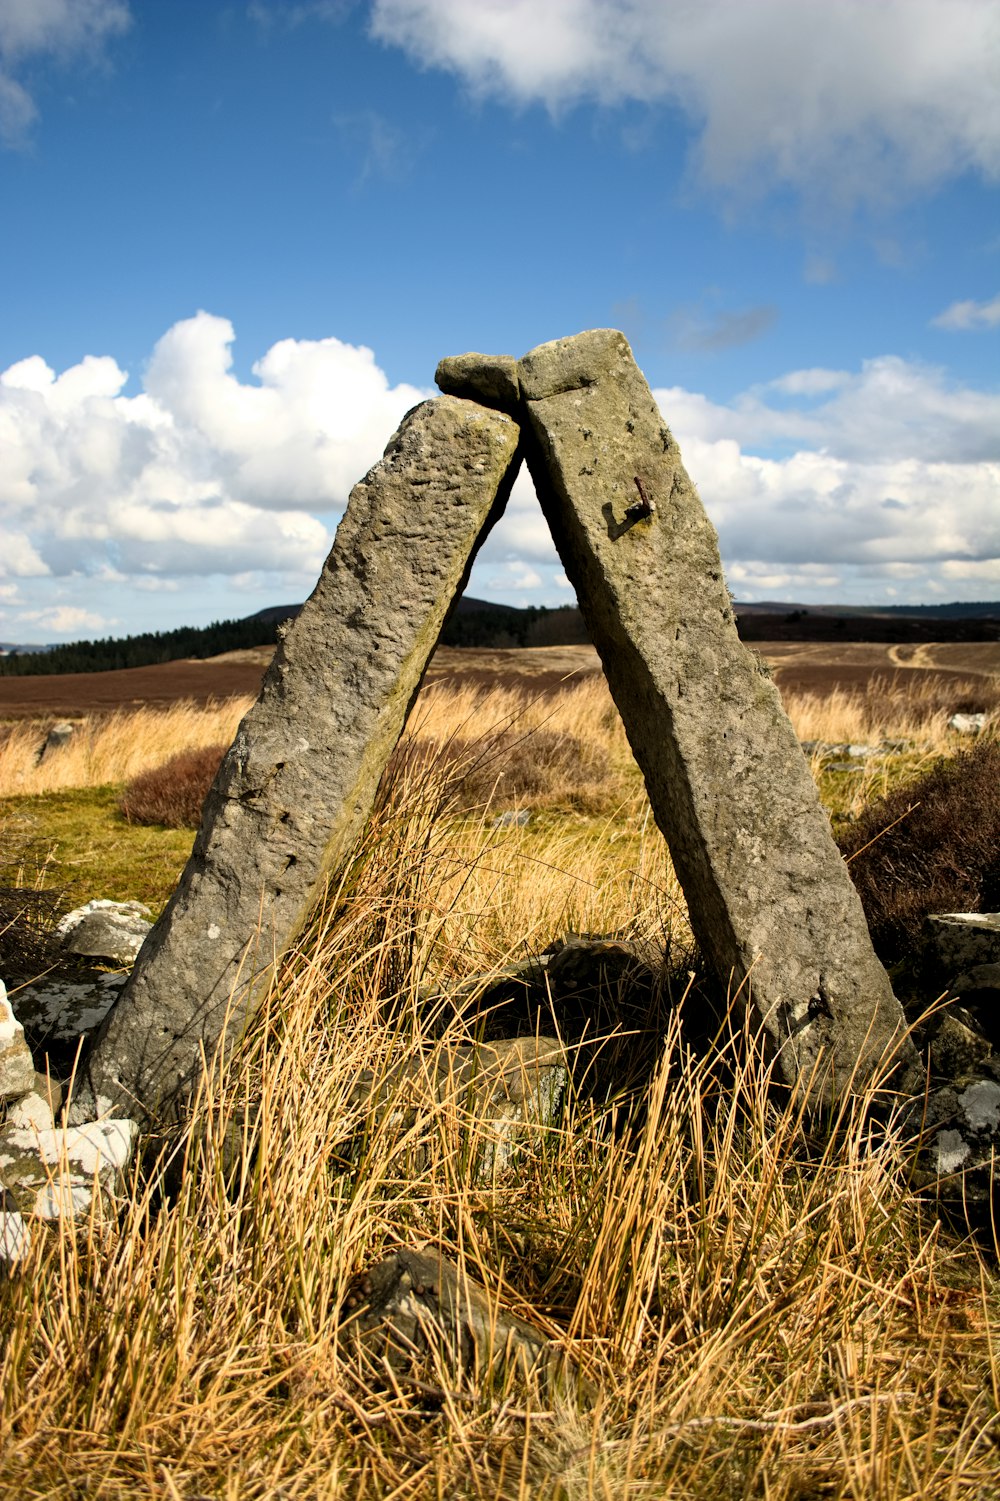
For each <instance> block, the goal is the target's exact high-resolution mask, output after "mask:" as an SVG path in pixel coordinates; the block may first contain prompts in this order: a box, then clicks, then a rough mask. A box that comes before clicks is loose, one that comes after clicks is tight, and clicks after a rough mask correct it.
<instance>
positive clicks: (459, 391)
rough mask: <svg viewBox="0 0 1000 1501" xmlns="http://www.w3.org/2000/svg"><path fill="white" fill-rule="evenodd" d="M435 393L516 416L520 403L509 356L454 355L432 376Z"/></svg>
mask: <svg viewBox="0 0 1000 1501" xmlns="http://www.w3.org/2000/svg"><path fill="white" fill-rule="evenodd" d="M434 380H435V381H436V383H437V388H438V390H439V391H443V392H444V393H445V395H446V396H464V397H467V398H468V399H469V400H471V401H478V402H481V403H482V404H483V405H485V406H488V407H496V408H498V409H499V410H500V411H502V412H511V413H516V411H517V408H518V405H519V403H520V400H521V383H520V380H519V379H518V374H517V360H516V359H515V358H514V356H513V355H512V354H493V355H491V354H454V355H448V356H446V358H445V359H443V360H441V361H439V363H438V367H437V369H436V370H435V372H434Z"/></svg>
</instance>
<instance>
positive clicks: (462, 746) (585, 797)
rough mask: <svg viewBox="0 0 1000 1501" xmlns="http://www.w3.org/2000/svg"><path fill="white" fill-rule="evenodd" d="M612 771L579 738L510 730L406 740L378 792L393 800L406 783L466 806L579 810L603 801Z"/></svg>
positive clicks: (567, 735)
mask: <svg viewBox="0 0 1000 1501" xmlns="http://www.w3.org/2000/svg"><path fill="white" fill-rule="evenodd" d="M607 775H608V767H607V763H606V761H605V760H604V759H603V758H602V757H601V755H600V753H599V752H597V751H596V750H595V749H593V748H592V747H591V746H589V745H587V744H586V743H585V742H584V741H583V740H580V739H579V738H578V737H577V736H576V735H569V734H563V733H558V732H556V731H553V730H544V729H538V730H530V731H527V730H518V729H508V730H503V731H501V732H499V733H498V734H496V735H493V736H488V737H484V738H483V739H480V740H467V739H464V738H461V737H455V738H453V739H451V740H448V741H446V742H444V743H443V744H441V743H439V742H437V741H435V740H429V739H425V738H423V737H421V736H418V737H416V738H415V739H413V740H404V741H402V742H401V743H400V744H399V745H398V746H397V747H396V749H395V751H394V752H393V754H392V756H391V758H390V760H389V764H388V766H387V767H386V770H385V775H384V776H383V779H382V786H381V789H380V793H379V800H380V803H384V802H386V801H388V800H389V799H390V798H391V797H392V796H393V794H394V792H395V791H396V790H398V789H399V788H400V786H402V785H403V784H404V783H408V784H409V785H410V786H411V787H412V785H413V784H414V782H415V781H425V780H426V782H427V783H428V784H434V787H435V790H436V793H437V796H439V797H440V798H441V800H442V801H444V802H448V803H452V804H453V805H455V806H457V807H461V808H484V807H487V806H488V805H490V804H491V803H496V804H504V805H508V806H509V805H510V804H511V803H525V802H529V803H530V802H532V801H534V800H537V799H542V798H551V799H555V800H558V801H561V802H565V803H569V804H570V805H571V806H574V807H581V808H589V807H590V806H591V805H592V804H593V803H594V802H595V800H596V801H597V802H600V801H601V800H602V794H603V791H604V789H603V788H602V784H603V783H605V782H606V779H607Z"/></svg>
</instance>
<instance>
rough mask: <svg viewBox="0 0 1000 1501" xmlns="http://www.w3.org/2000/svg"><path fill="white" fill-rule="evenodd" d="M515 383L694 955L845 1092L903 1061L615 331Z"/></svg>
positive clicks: (670, 447)
mask: <svg viewBox="0 0 1000 1501" xmlns="http://www.w3.org/2000/svg"><path fill="white" fill-rule="evenodd" d="M464 374H465V376H466V379H467V380H469V381H471V382H472V383H475V382H476V381H477V380H479V381H480V383H481V376H477V375H476V372H475V371H474V370H471V369H467V370H466V371H465V372H464ZM519 378H520V388H521V396H522V401H523V415H522V422H523V424H524V427H525V430H526V432H525V437H526V454H527V458H528V463H529V466H530V468H531V472H532V476H533V478H534V482H535V488H536V490H537V492H538V496H539V499H540V501H541V505H542V510H543V511H544V513H545V516H546V519H547V520H548V523H549V527H550V529H551V532H552V535H553V538H554V539H555V542H556V546H557V548H558V550H559V555H560V557H561V559H562V562H563V566H564V567H565V570H566V574H567V576H568V578H569V580H570V582H571V583H572V585H573V587H574V588H575V590H576V593H577V598H578V599H579V602H580V608H581V609H582V611H583V614H584V617H585V619H586V621H587V625H588V627H589V629H590V633H591V638H592V640H593V642H594V645H595V646H596V647H597V650H598V652H599V653H600V656H601V660H602V662H603V664H604V670H605V673H606V674H607V678H608V683H609V686H610V688H611V692H612V695H613V697H614V699H615V702H616V704H617V705H618V709H619V711H620V713H621V717H622V719H623V721H624V724H625V729H626V731H627V733H628V737H629V742H630V744H631V746H632V750H633V752H634V754H635V758H636V761H637V762H638V763H639V766H640V768H641V770H642V772H643V776H644V777H645V781H646V787H647V789H648V792H649V798H650V802H651V804H652V808H653V813H654V816H655V818H656V821H657V823H658V825H659V827H660V829H661V830H662V832H663V833H664V835H665V836H666V839H667V842H668V844H669V846H670V851H671V855H672V857H673V861H674V865H675V867H676V870H677V875H678V877H679V879H680V882H681V885H682V887H683V889H684V894H685V897H686V898H687V903H688V909H689V912H690V917H691V924H692V927H693V929H694V933H695V937H696V938H697V940H698V943H699V945H700V947H701V949H702V951H703V953H704V954H705V956H706V958H707V959H708V961H709V963H710V964H711V966H712V967H713V969H714V971H715V973H716V975H717V976H718V977H719V979H720V980H721V981H722V982H723V984H727V985H729V986H730V988H731V993H732V995H733V997H734V1000H735V1002H736V1004H737V1005H738V1006H739V1007H743V1006H746V1005H747V1004H749V1005H750V1006H751V1009H752V1015H753V1018H754V1020H755V1021H758V1022H760V1023H761V1024H762V1025H763V1027H764V1029H765V1032H766V1034H767V1036H768V1037H769V1039H770V1042H771V1044H772V1045H773V1048H774V1049H775V1050H776V1052H777V1054H778V1066H779V1068H780V1070H781V1072H782V1073H783V1075H784V1077H785V1078H786V1080H788V1081H789V1082H794V1081H796V1080H799V1081H805V1080H812V1084H811V1088H812V1093H813V1096H814V1098H816V1099H820V1098H824V1097H825V1098H836V1097H837V1096H839V1095H841V1094H843V1093H844V1092H847V1091H850V1090H851V1089H853V1088H856V1087H858V1086H859V1085H860V1084H862V1083H864V1081H865V1080H866V1079H868V1078H869V1077H870V1076H871V1075H872V1074H873V1073H874V1071H875V1070H876V1069H877V1068H878V1066H879V1065H880V1063H881V1062H882V1061H883V1060H884V1059H886V1058H887V1057H888V1056H889V1055H890V1054H891V1053H892V1051H893V1049H899V1053H900V1056H901V1057H902V1058H903V1059H904V1060H905V1061H906V1063H907V1064H909V1063H912V1062H914V1061H915V1054H914V1052H913V1050H912V1048H911V1047H910V1046H909V1044H907V1043H905V1042H904V1041H903V1032H904V1021H903V1015H902V1011H901V1008H900V1006H899V1003H898V1002H897V1000H896V998H895V996H894V995H893V993H892V990H891V988H890V985H889V980H888V977H887V976H886V974H885V971H884V970H883V968H882V966H881V964H880V963H879V962H878V959H877V958H876V956H875V953H874V951H873V949H872V945H871V940H870V937H869V934H868V928H867V925H866V923H865V918H864V914H863V912H862V909H861V903H860V901H859V899H858V897H857V894H856V893H855V890H854V887H853V885H852V884H851V880H850V877H849V875H848V872H847V867H846V866H845V864H844V862H843V860H842V858H841V856H840V853H839V851H838V850H837V847H836V845H835V843H834V841H833V837H832V835H831V832H830V827H829V823H828V820H827V817H826V814H825V813H824V811H823V809H822V807H821V805H820V802H819V799H818V796H817V793H816V788H815V786H814V784H813V781H812V778H811V776H810V775H809V771H808V767H807V764H806V761H805V758H804V756H803V755H802V751H801V749H800V747H799V743H798V740H797V739H796V737H795V732H794V731H793V729H792V726H791V724H790V722H789V720H788V717H787V715H786V714H785V712H784V710H783V709H782V706H781V700H780V698H779V695H778V691H777V689H776V688H775V686H774V684H773V683H772V682H771V681H770V679H769V677H768V675H767V671H766V668H765V667H764V666H763V664H762V663H761V661H760V660H759V659H758V658H757V657H756V656H754V654H753V653H751V652H750V651H749V650H748V649H747V648H746V647H745V646H743V645H742V643H741V642H740V640H739V637H738V635H737V633H736V626H735V624H734V621H733V613H732V608H731V604H730V598H729V593H728V590H727V588H726V584H725V580H724V578H723V574H722V565H721V562H720V559H719V549H718V542H717V539H716V534H715V530H714V528H713V527H712V524H711V522H710V521H709V519H708V517H707V515H706V514H705V511H704V508H703V507H702V504H701V501H700V500H699V498H698V495H697V493H696V491H695V488H694V486H693V485H692V483H691V481H690V480H689V478H688V476H687V474H686V473H685V471H684V467H683V465H682V463H681V456H680V451H679V449H678V447H677V444H676V442H675V441H674V438H673V436H672V435H671V433H670V431H669V429H668V428H667V426H666V424H665V423H664V421H663V418H662V417H661V416H660V413H659V411H658V410H657V407H656V403H655V402H654V400H653V397H652V395H651V393H650V390H649V387H648V386H647V384H646V381H645V379H644V378H643V376H642V373H641V372H640V370H639V369H638V368H637V366H636V364H635V361H634V360H633V358H632V352H631V350H630V348H629V346H628V343H627V341H626V339H625V338H624V336H623V335H622V334H620V333H618V332H616V331H615V330H613V329H595V330H592V331H591V332H589V333H583V334H579V335H578V336H577V337H575V338H570V339H560V340H556V341H554V342H553V343H549V344H542V345H539V347H538V348H537V349H534V350H532V351H531V353H530V354H528V355H526V356H525V357H524V359H522V360H521V361H520V365H519ZM529 431H530V434H531V437H530V438H529V436H528V434H529ZM821 1055H822V1056H821ZM814 1070H816V1074H815V1077H813V1071H814Z"/></svg>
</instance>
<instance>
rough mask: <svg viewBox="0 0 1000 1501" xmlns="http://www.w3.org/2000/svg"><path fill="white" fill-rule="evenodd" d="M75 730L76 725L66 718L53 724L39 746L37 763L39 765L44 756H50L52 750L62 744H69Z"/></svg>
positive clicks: (61, 746) (58, 748) (59, 748)
mask: <svg viewBox="0 0 1000 1501" xmlns="http://www.w3.org/2000/svg"><path fill="white" fill-rule="evenodd" d="M75 731H76V726H75V725H74V724H73V723H72V722H71V721H70V720H68V719H61V720H59V722H58V723H57V724H54V725H53V726H52V728H51V730H49V733H48V734H47V735H46V737H45V739H44V740H43V741H42V744H41V746H40V748H39V751H38V756H37V761H38V764H39V765H41V763H42V762H43V761H44V760H45V758H46V756H51V755H52V754H53V752H55V751H59V750H62V748H63V746H64V745H69V743H70V741H71V740H72V738H73V735H74V733H75Z"/></svg>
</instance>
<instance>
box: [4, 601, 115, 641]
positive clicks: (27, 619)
mask: <svg viewBox="0 0 1000 1501" xmlns="http://www.w3.org/2000/svg"><path fill="white" fill-rule="evenodd" d="M18 619H19V620H20V621H22V622H24V623H25V624H27V625H38V626H41V627H42V628H43V630H46V631H54V632H55V633H56V634H57V635H60V636H68V635H69V634H70V633H71V632H75V633H76V635H77V636H79V635H80V633H81V632H82V631H100V630H105V629H107V627H108V626H112V625H114V624H115V619H114V617H113V616H110V617H109V616H107V615H98V614H96V613H95V612H94V611H93V610H81V609H80V608H79V607H78V606H76V605H53V606H51V608H49V609H46V610H22V611H21V612H20V615H19V617H18Z"/></svg>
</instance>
